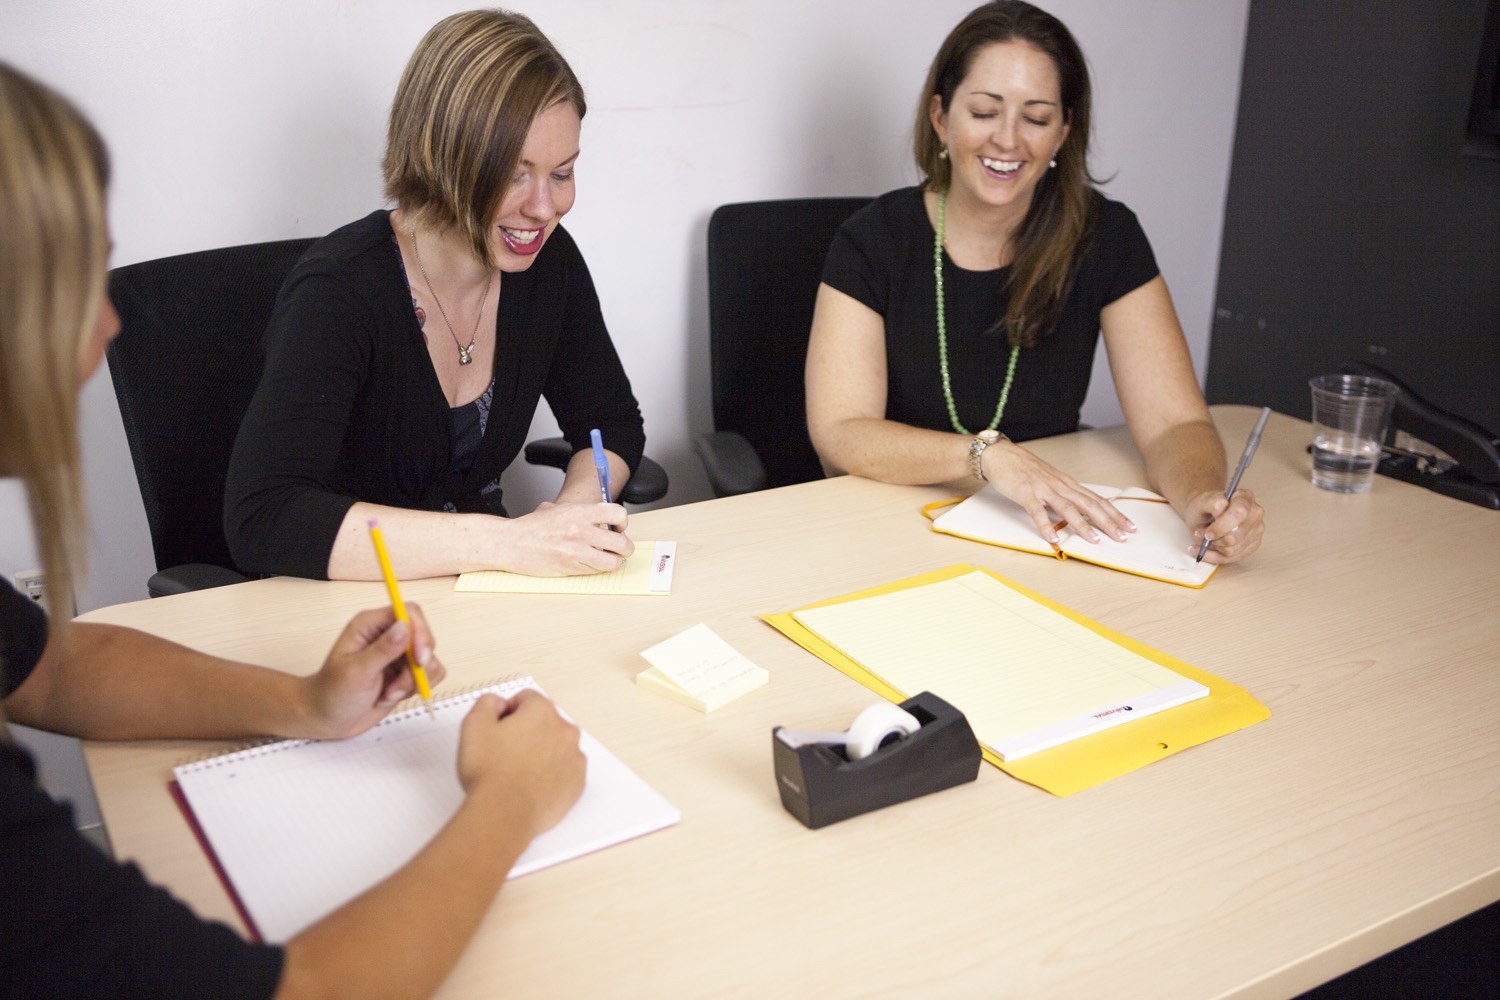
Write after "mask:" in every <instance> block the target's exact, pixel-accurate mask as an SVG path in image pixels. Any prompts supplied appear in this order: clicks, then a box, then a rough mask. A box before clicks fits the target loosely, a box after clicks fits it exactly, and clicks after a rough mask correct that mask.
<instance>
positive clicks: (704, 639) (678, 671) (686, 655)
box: [635, 625, 771, 712]
mask: <svg viewBox="0 0 1500 1000" xmlns="http://www.w3.org/2000/svg"><path fill="white" fill-rule="evenodd" d="M641 655H642V656H643V657H645V658H646V661H647V662H648V663H650V664H651V666H650V667H649V668H648V669H646V670H642V671H641V672H640V673H638V674H636V675H635V682H636V684H637V685H638V686H640V687H643V688H646V689H647V690H648V691H655V692H656V693H657V694H660V695H665V696H666V697H668V698H671V699H672V700H673V701H677V702H681V703H682V704H684V705H687V706H689V707H691V708H696V709H697V710H698V711H700V712H712V711H713V710H714V709H716V708H720V707H722V706H724V705H727V704H729V703H730V702H731V701H734V700H735V699H736V698H738V697H740V696H741V695H744V694H748V693H749V692H751V691H754V690H755V689H756V688H758V687H760V686H761V685H763V684H765V683H766V681H768V680H770V679H771V675H770V673H768V672H767V671H766V669H765V668H764V667H758V666H756V665H755V664H754V663H751V662H750V661H749V660H747V659H746V658H745V657H744V656H743V655H741V654H740V653H739V652H737V651H736V650H735V648H734V647H733V646H731V645H729V643H727V642H725V641H724V640H723V639H721V638H719V637H718V636H717V635H716V634H714V631H713V630H712V629H710V628H709V627H708V626H707V625H694V626H693V627H692V628H690V629H688V630H686V631H684V632H679V633H677V634H676V635H674V636H672V638H670V639H667V640H665V641H663V642H659V643H657V644H656V645H654V646H652V647H651V648H650V649H647V650H645V651H643V652H642V653H641Z"/></svg>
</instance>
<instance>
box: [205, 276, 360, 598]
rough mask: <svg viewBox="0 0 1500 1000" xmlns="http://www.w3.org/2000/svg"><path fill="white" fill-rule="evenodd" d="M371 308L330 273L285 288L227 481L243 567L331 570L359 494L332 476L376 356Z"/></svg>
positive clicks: (233, 546)
mask: <svg viewBox="0 0 1500 1000" xmlns="http://www.w3.org/2000/svg"><path fill="white" fill-rule="evenodd" d="M370 308H371V307H370V304H369V302H368V297H367V296H363V295H360V294H357V293H356V292H355V290H353V289H351V288H349V287H348V286H347V285H346V284H345V283H344V282H343V281H341V280H340V279H339V278H337V277H335V276H333V275H330V274H327V273H319V272H317V271H312V272H311V273H306V274H303V275H300V276H299V275H295V274H294V275H293V277H292V279H291V280H290V281H289V283H288V285H287V287H286V288H284V289H283V290H282V293H281V297H280V299H279V300H278V302H277V305H276V311H275V312H274V313H273V315H272V317H271V322H270V326H269V328H268V329H267V331H266V336H265V351H266V361H265V370H264V372H263V373H262V375H261V381H260V386H259V387H258V388H257V389H256V391H255V396H254V398H252V399H251V401H250V406H249V409H248V410H246V412H245V417H244V420H243V422H242V423H241V424H240V431H239V436H238V437H237V438H236V439H235V446H234V454H233V457H232V458H231V459H230V463H229V473H228V477H227V480H226V483H225V489H224V535H225V539H226V540H227V542H228V543H229V551H230V553H231V554H232V555H233V556H234V560H235V562H236V563H237V564H239V566H240V567H241V568H242V569H245V570H247V571H250V572H269V573H288V574H291V575H294V576H302V577H310V578H312V579H318V580H321V579H326V578H327V575H328V556H329V554H330V553H331V552H332V551H333V543H334V540H335V538H336V536H337V535H338V530H339V526H340V525H341V524H343V521H344V516H345V515H346V514H347V513H348V512H349V508H350V507H352V506H353V505H354V503H355V502H356V500H357V499H358V498H356V497H353V496H349V495H347V494H344V493H341V492H339V491H338V490H336V489H335V488H334V486H333V483H334V482H335V475H334V474H335V470H336V468H337V465H338V462H339V458H340V455H341V454H342V453H343V449H344V439H345V435H346V434H347V433H348V431H349V422H350V415H351V412H352V410H353V407H354V403H355V399H356V398H357V397H358V395H359V393H360V391H361V389H362V387H363V386H364V383H365V379H366V375H367V372H368V369H369V365H370V356H371V352H372V332H371V331H372V330H373V328H374V325H375V321H374V319H373V317H372V316H371V315H370Z"/></svg>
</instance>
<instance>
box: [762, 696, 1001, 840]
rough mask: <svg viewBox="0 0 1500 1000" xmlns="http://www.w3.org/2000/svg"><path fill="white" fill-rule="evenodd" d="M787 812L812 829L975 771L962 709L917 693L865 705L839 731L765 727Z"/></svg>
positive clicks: (975, 747) (975, 748)
mask: <svg viewBox="0 0 1500 1000" xmlns="http://www.w3.org/2000/svg"><path fill="white" fill-rule="evenodd" d="M771 752H772V757H773V760H774V763H775V766H776V787H777V788H778V789H779V790H780V792H781V804H782V805H783V806H785V807H786V810H787V812H789V813H791V814H792V815H793V816H795V817H797V818H798V819H799V820H801V821H802V823H803V825H804V826H806V827H808V828H809V829H813V830H816V829H818V828H819V827H822V826H827V825H828V824H830V823H837V822H838V821H839V820H842V819H848V818H849V817H851V816H858V815H859V814H861V813H867V812H870V811H872V810H875V809H883V808H884V807H886V806H889V805H895V804H896V803H897V802H905V801H906V800H907V799H914V798H916V797H918V796H920V795H927V794H929V793H931V792H939V791H942V790H943V789H944V788H952V787H953V786H954V785H961V784H963V783H964V782H967V781H973V780H974V779H975V778H977V777H979V763H980V760H981V759H982V758H981V755H980V751H979V741H978V740H976V739H975V738H974V731H973V730H972V729H970V728H969V721H968V720H967V719H965V718H964V717H963V713H962V712H960V711H959V710H958V709H956V708H954V707H953V706H952V705H950V704H948V703H947V702H946V701H943V699H941V698H939V697H938V696H937V695H935V694H932V693H931V692H929V691H923V692H922V693H921V694H919V695H917V696H916V697H914V698H908V699H907V700H906V701H903V702H902V703H901V704H900V705H899V706H896V705H892V704H891V703H889V702H880V703H879V704H876V705H871V706H870V707H869V708H867V709H866V710H865V711H863V712H861V713H860V715H859V717H858V718H856V719H855V720H854V724H853V725H851V726H850V727H849V728H848V729H847V730H845V731H844V732H810V731H807V730H800V729H787V728H785V727H783V726H777V727H776V728H775V729H773V730H771Z"/></svg>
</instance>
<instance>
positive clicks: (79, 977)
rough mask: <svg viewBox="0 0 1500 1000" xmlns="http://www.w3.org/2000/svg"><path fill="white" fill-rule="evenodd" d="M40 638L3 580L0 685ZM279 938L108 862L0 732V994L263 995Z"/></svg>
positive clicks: (274, 975)
mask: <svg viewBox="0 0 1500 1000" xmlns="http://www.w3.org/2000/svg"><path fill="white" fill-rule="evenodd" d="M46 645H47V618H46V616H45V615H44V614H43V613H42V610H41V608H39V607H37V606H36V605H35V604H33V603H32V602H31V601H29V600H28V599H26V598H25V597H22V596H21V595H20V594H18V593H16V592H15V591H14V590H12V589H11V588H10V587H9V586H8V585H6V584H4V583H0V697H6V696H8V695H10V694H11V693H12V692H13V691H15V690H16V689H17V688H18V687H20V686H21V685H22V684H23V683H24V682H25V681H26V678H27V677H29V676H31V671H32V669H33V668H35V666H36V664H37V662H38V661H39V660H40V659H41V657H42V652H43V650H44V649H45V648H46ZM281 966H282V950H281V949H280V948H279V947H271V946H267V945H258V944H251V943H250V942H248V941H246V940H244V939H243V938H241V937H239V935H237V934H235V933H234V931H232V930H230V929H229V928H228V927H226V926H224V925H223V924H216V923H208V922H207V921H204V920H202V919H200V918H199V917H198V916H197V915H196V914H194V913H193V911H192V910H189V909H188V908H187V907H186V906H184V905H183V904H182V903H180V902H178V901H177V900H176V899H174V898H172V896H171V895H169V894H168V893H167V892H166V891H165V890H163V889H160V888H157V887H156V886H154V885H151V884H150V883H148V882H147V881H146V879H145V877H144V876H143V875H142V874H141V870H140V869H139V868H137V867H136V866H135V865H133V864H127V865H121V864H116V863H115V862H114V861H113V860H111V859H109V858H107V857H105V856H104V855H103V854H101V853H100V852H99V851H98V850H97V849H96V848H95V847H94V846H93V845H92V844H90V843H89V842H88V841H86V840H84V839H83V837H81V836H80V835H79V834H78V832H77V831H76V830H75V829H74V828H73V810H72V809H71V808H70V807H68V806H66V805H62V804H59V803H57V802H54V801H53V800H52V799H51V798H50V797H49V796H48V795H47V794H46V793H45V792H43V791H42V789H41V788H40V787H38V785H37V783H36V764H35V762H34V761H33V760H32V758H31V755H30V754H29V753H27V752H26V751H25V750H23V749H21V748H20V747H18V746H16V745H15V744H14V743H12V742H10V741H9V740H8V739H5V738H4V737H3V736H0V994H3V995H4V996H16V997H143V998H144V997H150V998H153V1000H166V998H173V997H181V998H183V1000H202V998H204V997H216V998H225V1000H230V998H237V997H246V998H249V997H257V998H263V997H269V996H271V995H272V994H273V993H275V991H276V984H277V982H278V981H279V980H280V978H281Z"/></svg>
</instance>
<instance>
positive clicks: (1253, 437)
mask: <svg viewBox="0 0 1500 1000" xmlns="http://www.w3.org/2000/svg"><path fill="white" fill-rule="evenodd" d="M1270 417H1271V408H1270V407H1269V406H1265V407H1262V408H1261V411H1260V418H1259V419H1258V420H1256V421H1255V427H1254V428H1252V429H1251V431H1250V436H1249V438H1247V439H1246V440H1245V449H1244V451H1242V452H1241V453H1240V461H1239V464H1238V465H1236V466H1235V469H1234V475H1233V476H1231V477H1230V479H1229V486H1228V487H1226V488H1225V490H1224V499H1225V500H1229V501H1232V500H1233V499H1234V493H1235V490H1237V489H1239V485H1240V477H1241V476H1243V475H1244V474H1245V470H1246V469H1248V468H1249V467H1250V460H1251V459H1253V458H1254V457H1255V450H1256V449H1257V448H1259V447H1260V435H1261V432H1262V431H1264V430H1265V429H1266V421H1267V420H1269V419H1270ZM1225 509H1226V510H1227V509H1228V507H1226V508H1225ZM1257 523H1258V521H1257ZM1210 526H1212V524H1211V523H1210ZM1233 530H1236V531H1237V530H1239V529H1238V528H1237V527H1236V528H1235V529H1233ZM1213 541H1214V539H1213V538H1212V537H1210V536H1209V535H1208V533H1207V532H1206V531H1205V532H1204V535H1203V542H1202V543H1201V544H1200V545H1199V546H1198V553H1197V557H1196V560H1195V561H1197V562H1202V561H1203V556H1204V555H1205V554H1206V553H1207V552H1208V547H1209V545H1211V544H1212V543H1213Z"/></svg>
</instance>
